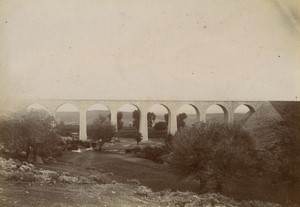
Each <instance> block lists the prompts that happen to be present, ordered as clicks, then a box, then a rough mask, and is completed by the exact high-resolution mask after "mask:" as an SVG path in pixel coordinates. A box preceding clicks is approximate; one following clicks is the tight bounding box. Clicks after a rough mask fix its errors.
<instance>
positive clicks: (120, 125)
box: [117, 111, 123, 130]
mask: <svg viewBox="0 0 300 207" xmlns="http://www.w3.org/2000/svg"><path fill="white" fill-rule="evenodd" d="M122 118H123V113H122V112H121V111H118V113H117V122H118V123H117V127H118V130H120V129H122V127H123V121H122Z"/></svg>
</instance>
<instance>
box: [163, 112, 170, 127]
mask: <svg viewBox="0 0 300 207" xmlns="http://www.w3.org/2000/svg"><path fill="white" fill-rule="evenodd" d="M164 118H165V122H166V125H167V126H168V123H169V113H167V114H165V115H164Z"/></svg>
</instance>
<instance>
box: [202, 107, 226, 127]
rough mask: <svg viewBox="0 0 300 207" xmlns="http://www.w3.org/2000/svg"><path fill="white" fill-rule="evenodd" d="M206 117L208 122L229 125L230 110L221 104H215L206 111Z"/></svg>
mask: <svg viewBox="0 0 300 207" xmlns="http://www.w3.org/2000/svg"><path fill="white" fill-rule="evenodd" d="M220 112H221V113H222V115H221V113H220ZM205 117H206V122H216V123H228V110H227V109H226V107H225V106H223V105H221V104H213V105H210V106H209V107H208V108H207V109H206V111H205Z"/></svg>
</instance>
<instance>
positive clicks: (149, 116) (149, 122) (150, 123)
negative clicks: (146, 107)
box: [147, 112, 156, 127]
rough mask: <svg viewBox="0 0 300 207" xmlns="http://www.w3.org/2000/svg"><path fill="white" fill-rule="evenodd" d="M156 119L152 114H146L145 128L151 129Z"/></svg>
mask: <svg viewBox="0 0 300 207" xmlns="http://www.w3.org/2000/svg"><path fill="white" fill-rule="evenodd" d="M155 119H156V115H155V114H154V113H153V112H148V113H147V126H148V127H153V123H154V121H155Z"/></svg>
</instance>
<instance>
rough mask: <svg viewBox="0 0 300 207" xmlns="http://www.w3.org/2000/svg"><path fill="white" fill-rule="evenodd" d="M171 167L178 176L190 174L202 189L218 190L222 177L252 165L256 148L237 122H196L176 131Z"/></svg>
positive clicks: (220, 186) (253, 164) (219, 190)
mask: <svg viewBox="0 0 300 207" xmlns="http://www.w3.org/2000/svg"><path fill="white" fill-rule="evenodd" d="M173 150H174V151H173V153H172V154H171V157H170V159H169V164H170V166H171V168H172V169H173V170H174V172H175V173H177V174H178V175H180V176H190V175H191V176H194V177H195V178H196V179H197V180H199V181H200V189H201V190H202V191H217V192H221V191H222V187H223V182H224V179H225V178H226V177H231V176H234V175H236V174H238V173H241V172H242V171H243V173H245V171H247V170H249V169H252V168H253V167H255V165H256V163H257V162H256V151H255V149H254V144H253V142H252V140H251V139H250V137H249V135H248V134H247V133H246V132H245V131H243V130H242V129H241V128H240V127H239V126H228V125H222V124H216V123H211V124H207V125H206V124H200V125H195V126H193V127H191V128H183V129H182V130H180V131H179V132H178V133H176V135H175V138H174V141H173Z"/></svg>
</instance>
